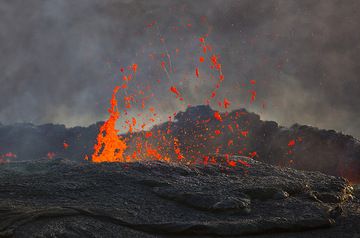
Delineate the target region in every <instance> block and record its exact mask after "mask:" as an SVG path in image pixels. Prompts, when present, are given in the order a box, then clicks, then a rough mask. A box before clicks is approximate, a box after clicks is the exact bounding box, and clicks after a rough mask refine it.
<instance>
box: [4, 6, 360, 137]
mask: <svg viewBox="0 0 360 238" xmlns="http://www.w3.org/2000/svg"><path fill="white" fill-rule="evenodd" d="M359 11H360V3H359V2H358V1H356V0H353V1H351V0H349V1H346V2H343V1H333V0H331V1H329V0H326V1H325V0H323V1H265V0H263V1H253V0H251V1H250V0H248V1H231V0H229V1H215V0H213V1H176V2H175V1H163V0H161V1H131V0H127V1H116V0H103V1H100V0H89V1H85V0H79V1H70V0H64V1H56V0H48V1H40V0H33V1H25V2H24V1H20V0H11V1H10V0H7V1H2V2H1V3H0V41H1V44H0V70H1V71H0V72H1V77H0V84H1V86H0V121H1V122H2V123H5V124H9V123H13V122H24V121H25V122H33V123H36V124H41V123H47V122H53V123H64V124H66V125H68V126H75V125H89V124H91V123H94V122H95V121H97V120H103V119H104V118H105V116H106V115H105V114H106V108H107V106H108V102H107V101H108V99H109V97H110V94H111V90H112V88H113V86H114V85H116V80H117V79H116V77H115V74H116V72H117V71H118V67H119V66H124V65H128V64H131V63H138V64H139V70H140V72H139V75H138V77H137V80H141V81H142V83H143V84H149V83H151V82H152V80H156V79H157V78H162V79H164V78H165V76H164V75H163V74H162V72H161V70H159V69H154V68H153V67H149V66H148V65H149V63H148V61H149V59H148V58H147V57H144V55H146V54H147V53H149V52H153V51H157V52H159V51H161V50H163V49H162V48H161V46H160V45H159V44H153V45H148V42H155V41H156V40H157V39H158V37H159V35H157V34H156V33H154V32H150V31H147V30H146V24H148V23H149V22H151V21H153V20H156V21H157V22H158V23H159V32H158V33H161V35H162V36H163V37H164V38H165V39H167V40H168V42H176V41H180V40H181V39H183V41H184V42H185V41H187V42H194V41H195V39H197V38H198V36H199V35H201V34H204V33H205V32H206V29H204V28H203V27H200V26H198V25H196V24H195V22H199V21H200V18H201V17H202V16H205V17H206V18H207V20H208V22H209V25H211V26H212V31H211V34H210V37H209V38H210V39H211V41H212V43H213V44H214V46H215V47H216V48H217V52H218V53H219V54H220V55H221V61H222V64H223V71H224V74H225V76H226V79H225V81H224V84H223V87H222V88H221V94H223V95H226V97H228V98H230V99H231V100H232V102H233V104H232V106H233V108H236V107H248V106H249V105H248V104H245V103H244V101H245V100H246V99H247V98H248V93H247V91H246V89H244V88H243V87H242V84H243V83H246V82H248V81H249V80H250V79H255V80H256V81H257V86H256V89H257V92H258V99H257V103H256V104H253V105H251V107H250V108H249V109H250V110H253V111H255V112H257V113H260V114H261V115H262V117H263V118H264V119H273V120H277V121H278V122H280V123H281V124H285V125H290V124H293V123H295V122H299V123H302V124H310V125H314V126H318V127H322V128H331V129H336V130H338V131H342V132H344V133H347V134H352V135H354V136H356V137H358V138H359V137H360V129H359V128H360V120H359V119H358V118H359V112H358V110H359V105H360V97H359V96H358V95H360V80H359V75H360V63H359V62H360V43H359V42H360V32H359V31H358V30H357V29H358V28H359V22H360V14H359ZM179 22H192V23H193V24H194V26H193V27H192V28H191V29H190V30H188V31H187V32H186V33H184V32H174V31H173V30H172V28H171V27H172V26H174V25H175V24H178V23H179ZM169 47H170V48H171V47H175V46H173V45H169ZM194 47H195V43H193V45H191V44H190V45H189V49H190V50H191V49H193V48H194ZM177 64H178V65H177V67H179V68H182V69H184V70H187V69H188V71H189V72H192V70H193V69H192V67H193V66H192V64H191V62H185V61H184V62H181V61H179V62H177ZM179 77H180V76H179ZM185 86H188V87H193V86H194V85H193V83H189V85H185ZM207 86H208V85H205V88H206V87H207ZM163 87H165V86H163ZM155 90H156V93H157V94H159V95H160V94H161V95H160V96H159V98H158V100H159V102H162V103H160V107H161V111H162V112H163V113H164V115H165V114H167V113H172V112H174V111H176V110H178V109H180V107H179V102H178V101H177V100H176V99H175V98H174V97H173V95H171V94H170V93H168V94H167V93H163V92H164V90H165V91H166V90H167V88H166V89H165V88H161V87H158V88H157V89H155ZM202 94H204V92H202V91H200V92H199V91H197V90H194V89H191V88H189V90H187V95H185V99H186V100H188V101H187V102H186V103H189V104H198V103H202V99H203V98H204V97H203V95H202ZM164 101H165V102H166V103H164ZM263 103H265V105H266V107H265V109H263V108H262V104H263Z"/></svg>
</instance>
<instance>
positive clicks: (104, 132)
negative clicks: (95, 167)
mask: <svg viewBox="0 0 360 238" xmlns="http://www.w3.org/2000/svg"><path fill="white" fill-rule="evenodd" d="M119 89H120V87H119V86H117V87H115V88H114V91H113V94H112V97H111V100H110V105H111V107H110V108H109V110H108V111H109V114H110V117H109V119H108V120H107V121H106V122H105V123H104V124H103V125H102V126H101V128H100V132H99V134H98V136H97V144H96V145H95V146H94V153H93V155H92V161H93V162H95V163H101V162H124V161H125V159H124V157H123V154H124V151H125V149H126V148H127V146H126V143H125V142H124V141H123V140H121V139H120V137H119V136H118V132H119V131H118V130H116V129H115V126H116V122H117V120H118V119H119V117H120V112H119V111H118V109H117V100H116V94H117V92H118V91H119Z"/></svg>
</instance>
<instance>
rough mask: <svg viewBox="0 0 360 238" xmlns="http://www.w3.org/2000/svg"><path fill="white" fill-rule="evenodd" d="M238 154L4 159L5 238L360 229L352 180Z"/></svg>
mask: <svg viewBox="0 0 360 238" xmlns="http://www.w3.org/2000/svg"><path fill="white" fill-rule="evenodd" d="M232 159H235V160H236V159H243V160H247V161H248V162H249V163H250V164H251V167H250V168H247V169H244V168H242V167H234V168H229V167H226V166H222V165H207V166H204V165H201V166H200V165H199V166H192V167H187V166H184V165H178V164H165V163H160V162H142V163H112V164H91V163H82V164H80V163H76V162H70V161H65V160H55V161H50V162H49V161H37V162H17V163H8V164H2V165H0V237H172V236H176V237H192V236H200V235H201V236H203V237H218V236H229V237H239V236H241V237H243V236H245V237H247V236H253V235H258V236H259V237H352V238H353V237H359V235H360V228H359V224H360V206H359V203H358V200H357V199H356V198H353V196H352V195H351V194H352V193H353V189H352V187H351V186H349V184H348V183H347V181H346V180H344V179H342V178H336V177H332V176H327V175H324V174H321V173H318V172H302V171H296V170H293V169H286V168H277V167H274V166H271V165H267V164H264V163H260V162H255V161H254V160H251V159H245V158H240V157H233V158H232Z"/></svg>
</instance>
